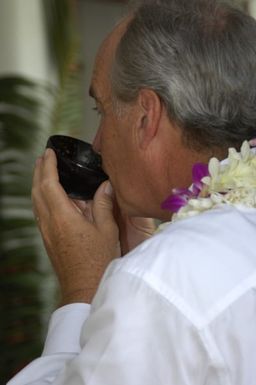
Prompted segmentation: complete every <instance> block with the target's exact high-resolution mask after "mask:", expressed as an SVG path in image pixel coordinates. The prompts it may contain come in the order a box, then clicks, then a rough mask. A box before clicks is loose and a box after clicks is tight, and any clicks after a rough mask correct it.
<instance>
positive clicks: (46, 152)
mask: <svg viewBox="0 0 256 385" xmlns="http://www.w3.org/2000/svg"><path fill="white" fill-rule="evenodd" d="M51 151H52V150H51V149H50V148H47V149H46V150H45V152H44V156H48V155H49V154H50V153H51Z"/></svg>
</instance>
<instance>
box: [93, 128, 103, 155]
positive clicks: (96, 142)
mask: <svg viewBox="0 0 256 385" xmlns="http://www.w3.org/2000/svg"><path fill="white" fill-rule="evenodd" d="M92 148H93V150H94V151H95V152H97V153H98V154H100V150H101V134H100V129H98V131H97V132H96V135H95V137H94V139H93V142H92Z"/></svg>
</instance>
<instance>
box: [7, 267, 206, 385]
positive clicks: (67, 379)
mask: <svg viewBox="0 0 256 385" xmlns="http://www.w3.org/2000/svg"><path fill="white" fill-rule="evenodd" d="M70 306H71V305H70ZM75 306H77V305H75ZM66 310H67V317H71V318H72V316H71V309H65V308H64V309H60V312H66ZM73 310H74V309H73ZM73 310H72V311H73ZM69 311H70V313H69ZM59 317H60V320H61V321H60V322H61V323H62V322H63V323H65V320H64V319H63V318H62V316H61V314H60V313H59V314H58V313H57V314H55V315H54V319H53V321H52V323H51V326H50V331H49V335H48V338H47V341H46V347H45V350H44V355H43V356H42V357H41V358H39V359H38V361H35V362H34V363H32V364H31V365H30V366H29V367H28V368H26V369H25V370H24V373H23V374H22V373H21V374H20V376H19V377H17V379H16V380H15V379H14V380H13V381H11V382H10V383H9V384H8V385H45V384H52V385H71V384H72V385H142V384H147V385H156V384H157V385H195V384H196V385H198V384H203V383H205V382H204V381H205V376H206V371H207V368H208V366H209V363H208V362H207V355H206V353H205V350H204V348H203V346H202V343H201V340H200V337H199V336H198V333H197V332H196V330H195V328H194V327H193V325H191V323H190V322H189V320H187V319H186V318H185V317H184V316H183V315H182V314H181V313H180V312H179V311H177V309H176V307H175V306H174V305H173V304H172V303H169V302H168V301H167V299H166V298H164V296H163V295H162V294H160V293H158V292H157V291H155V290H154V289H153V288H151V287H150V286H149V285H148V284H147V283H146V282H145V281H144V280H143V279H141V278H138V277H136V276H133V275H132V274H130V273H127V272H118V273H117V274H114V275H112V276H108V277H107V278H106V279H105V280H104V281H103V282H102V283H101V285H100V288H99V290H98V292H97V294H96V296H95V298H94V300H93V303H92V305H91V310H90V315H89V317H88V318H87V319H86V320H85V322H84V323H83V326H82V331H81V338H80V343H81V351H78V349H79V348H78V345H77V344H76V343H74V342H73V341H72V340H71V339H70V338H69V337H68V338H67V337H66V336H65V333H66V334H67V333H71V334H72V333H73V330H72V329H73V328H74V324H73V325H72V326H70V327H69V328H68V330H67V328H66V327H65V328H64V329H63V330H61V328H59V326H60V325H59V326H58V324H59V321H58V318H59ZM66 321H67V323H68V320H66ZM55 328H57V329H58V332H56V334H55V332H54V329H55ZM51 333H52V334H51ZM62 338H63V339H65V349H63V348H62V342H63V345H64V341H62ZM76 338H77V337H76ZM75 347H77V348H75ZM59 349H61V351H62V352H61V353H60V352H59ZM74 350H76V351H75V352H74ZM63 351H65V352H64V353H63Z"/></svg>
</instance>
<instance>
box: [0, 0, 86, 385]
mask: <svg viewBox="0 0 256 385" xmlns="http://www.w3.org/2000/svg"><path fill="white" fill-rule="evenodd" d="M43 4H44V5H45V7H46V9H45V12H46V13H45V15H46V21H47V23H48V28H49V29H48V30H49V37H48V38H49V40H50V41H51V42H52V45H51V52H52V59H53V67H54V68H55V69H56V73H57V74H58V79H57V84H58V86H56V87H53V86H49V85H42V84H36V83H35V82H34V81H32V80H30V79H25V78H22V77H19V76H13V77H7V76H6V77H2V78H0V132H1V136H0V168H1V174H0V204H1V206H0V207H1V215H0V225H1V243H0V247H1V248H0V315H1V317H0V383H1V384H5V383H6V381H7V380H8V379H9V378H10V377H12V376H13V375H14V374H15V373H16V372H17V371H19V370H20V369H21V368H22V367H23V366H24V365H26V364H27V363H28V362H30V361H31V360H32V359H33V358H35V357H36V356H38V355H39V354H40V353H41V350H42V341H43V339H44V335H45V329H46V321H48V318H49V315H50V312H51V310H52V309H53V307H54V306H55V304H56V295H55V293H56V289H55V278H54V275H53V274H52V272H51V267H50V264H49V262H48V259H47V257H46V255H45V252H44V249H43V247H42V241H41V239H40V235H39V232H38V230H37V228H36V224H35V221H34V217H33V211H32V205H31V199H30V193H31V183H32V174H33V164H34V162H35V159H36V157H37V156H38V155H40V154H41V153H42V151H43V150H44V147H45V144H46V140H47V137H48V136H49V135H50V134H53V133H65V134H70V135H79V128H80V126H81V100H82V98H81V70H82V67H81V65H80V61H79V55H78V48H79V45H78V40H77V37H76V34H75V32H74V29H72V25H73V23H74V19H73V17H74V14H73V8H72V6H73V2H70V1H68V0H61V1H60V0H45V1H44V3H43ZM54 33H55V35H56V38H53V36H54ZM53 43H54V44H53ZM56 52H57V55H55V54H53V53H56Z"/></svg>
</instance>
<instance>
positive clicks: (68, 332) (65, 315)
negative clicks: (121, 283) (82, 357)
mask: <svg viewBox="0 0 256 385" xmlns="http://www.w3.org/2000/svg"><path fill="white" fill-rule="evenodd" d="M89 312H90V305H88V304H84V303H76V304H70V305H66V306H63V307H61V308H59V309H58V310H56V311H55V312H54V313H53V314H52V317H51V319H50V323H49V328H48V333H47V337H46V341H45V345H44V350H43V353H42V356H41V357H40V358H38V359H36V360H34V361H33V362H31V364H29V365H28V366H27V367H26V368H24V369H23V370H22V371H21V372H19V373H18V374H17V375H16V376H15V377H14V378H13V379H12V380H10V381H9V382H8V384H7V385H23V384H34V383H35V384H40V385H41V384H51V383H53V382H54V380H55V378H56V376H57V375H58V373H59V372H60V371H61V369H62V368H63V367H64V366H65V364H66V362H67V361H70V360H71V359H73V358H74V357H75V356H76V355H78V354H79V353H80V351H81V346H80V337H81V329H82V325H83V323H84V321H85V320H86V318H87V317H88V315H89Z"/></svg>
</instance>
